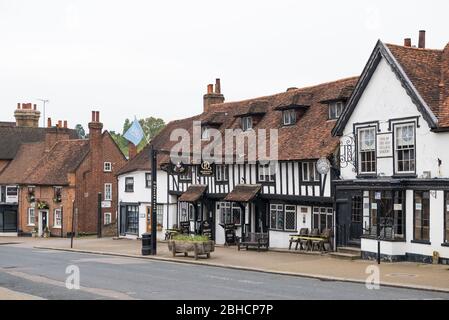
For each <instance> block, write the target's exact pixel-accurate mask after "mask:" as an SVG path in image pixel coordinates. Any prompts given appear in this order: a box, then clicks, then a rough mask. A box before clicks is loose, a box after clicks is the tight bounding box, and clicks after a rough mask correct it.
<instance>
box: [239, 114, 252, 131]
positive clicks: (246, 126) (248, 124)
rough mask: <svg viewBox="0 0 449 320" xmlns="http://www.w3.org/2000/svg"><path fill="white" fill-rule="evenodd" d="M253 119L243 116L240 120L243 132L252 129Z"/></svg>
mask: <svg viewBox="0 0 449 320" xmlns="http://www.w3.org/2000/svg"><path fill="white" fill-rule="evenodd" d="M253 125H254V123H253V117H251V116H244V117H242V118H241V126H242V130H243V132H246V131H249V130H252V129H253Z"/></svg>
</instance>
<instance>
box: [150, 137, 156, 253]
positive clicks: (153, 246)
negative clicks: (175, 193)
mask: <svg viewBox="0 0 449 320" xmlns="http://www.w3.org/2000/svg"><path fill="white" fill-rule="evenodd" d="M150 161H151V249H152V250H151V255H153V256H155V255H156V254H157V209H156V206H157V150H156V149H155V148H154V146H151V147H150Z"/></svg>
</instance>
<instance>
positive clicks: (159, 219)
mask: <svg viewBox="0 0 449 320" xmlns="http://www.w3.org/2000/svg"><path fill="white" fill-rule="evenodd" d="M156 223H157V226H158V227H162V225H163V223H164V205H162V204H158V205H156Z"/></svg>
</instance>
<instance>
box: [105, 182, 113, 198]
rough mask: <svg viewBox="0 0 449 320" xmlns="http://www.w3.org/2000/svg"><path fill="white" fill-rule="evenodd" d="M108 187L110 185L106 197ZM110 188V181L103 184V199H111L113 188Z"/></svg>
mask: <svg viewBox="0 0 449 320" xmlns="http://www.w3.org/2000/svg"><path fill="white" fill-rule="evenodd" d="M108 187H110V190H109V193H110V194H109V197H107V196H106V195H107V194H108V192H107V191H108ZM112 188H113V186H112V183H105V184H104V201H112V198H113V194H112V193H113V190H112Z"/></svg>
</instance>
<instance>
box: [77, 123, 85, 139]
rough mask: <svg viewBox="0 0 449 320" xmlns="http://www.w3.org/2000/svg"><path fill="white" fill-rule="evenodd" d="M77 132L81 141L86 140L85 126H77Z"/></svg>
mask: <svg viewBox="0 0 449 320" xmlns="http://www.w3.org/2000/svg"><path fill="white" fill-rule="evenodd" d="M75 131H76V133H77V134H78V138H80V139H86V130H84V128H83V126H82V125H80V124H77V125H76V126H75Z"/></svg>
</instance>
